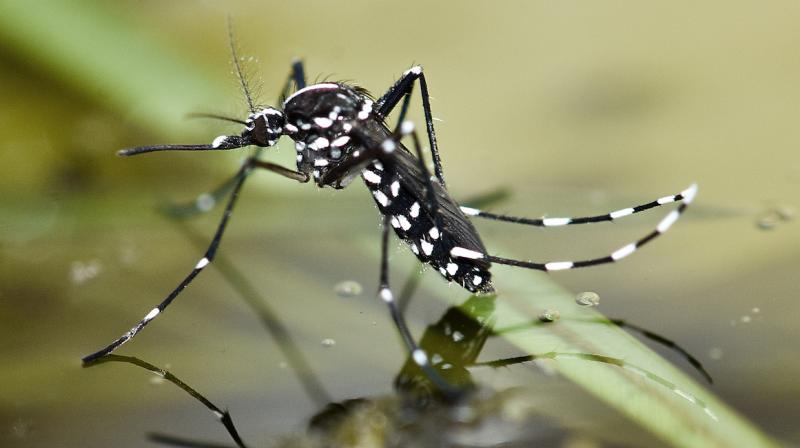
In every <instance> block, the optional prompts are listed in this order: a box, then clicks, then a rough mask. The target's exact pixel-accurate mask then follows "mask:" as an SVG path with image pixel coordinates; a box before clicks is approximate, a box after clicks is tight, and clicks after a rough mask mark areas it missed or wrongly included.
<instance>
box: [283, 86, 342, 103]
mask: <svg viewBox="0 0 800 448" xmlns="http://www.w3.org/2000/svg"><path fill="white" fill-rule="evenodd" d="M338 88H339V85H338V84H334V83H332V82H325V83H322V84H314V85H313V86H308V87H304V88H302V89H300V90H298V91H297V92H294V93H293V94H292V95H291V96H289V98H286V101H284V102H283V106H284V107H286V104H287V103H288V102H289V101H291V100H292V98H294V97H296V96H297V95H300V94H301V93H305V92H308V91H310V90H324V89H328V90H332V89H338Z"/></svg>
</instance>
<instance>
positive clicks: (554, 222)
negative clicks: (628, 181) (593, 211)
mask: <svg viewBox="0 0 800 448" xmlns="http://www.w3.org/2000/svg"><path fill="white" fill-rule="evenodd" d="M696 192H697V185H694V184H692V185H691V186H689V188H687V189H685V190H683V191H682V192H680V193H678V194H674V195H670V196H664V197H662V198H659V199H656V200H654V201H651V202H648V203H646V204H641V205H636V206H634V207H628V208H623V209H620V210H616V211H613V212H609V213H606V214H603V215H595V216H581V217H576V218H535V219H533V218H524V217H520V216H510V215H500V214H495V213H490V212H485V211H483V210H479V209H477V208H472V207H463V206H462V207H461V211H462V212H464V214H465V215H468V216H476V217H478V218H486V219H491V220H495V221H505V222H511V223H515V224H525V225H529V226H537V227H559V226H566V225H573V224H589V223H594V222H604V221H615V220H617V219H619V218H623V217H625V216H630V215H633V214H635V213H639V212H643V211H645V210H650V209H652V208H656V207H661V206H662V205H666V204H671V203H673V202H680V201H684V200H686V198H688V197H693V196H694V194H695V193H696Z"/></svg>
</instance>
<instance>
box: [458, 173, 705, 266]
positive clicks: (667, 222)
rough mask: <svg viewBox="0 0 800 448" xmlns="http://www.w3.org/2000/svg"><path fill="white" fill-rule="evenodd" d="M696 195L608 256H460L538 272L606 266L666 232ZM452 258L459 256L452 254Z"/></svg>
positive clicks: (687, 194) (690, 192) (692, 189)
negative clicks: (566, 258)
mask: <svg viewBox="0 0 800 448" xmlns="http://www.w3.org/2000/svg"><path fill="white" fill-rule="evenodd" d="M696 193H697V187H696V186H693V187H690V188H689V189H687V190H686V191H685V192H684V197H683V202H682V203H681V205H680V206H678V208H677V209H675V210H673V211H671V212H669V214H667V216H665V217H664V218H663V219H662V220H661V221H660V222H659V223H658V225H657V226H656V228H655V230H653V231H652V232H650V233H648V234H647V235H645V236H644V237H643V238H640V239H638V240H636V241H634V242H632V243H630V244H627V245H625V246H623V247H621V248H619V249H617V250H616V251H614V252H612V253H611V254H610V255H606V256H604V257H598V258H591V259H587V260H578V261H551V262H549V263H536V262H532V261H521V260H512V259H509V258H501V257H496V256H493V255H484V254H480V253H474V254H462V255H461V256H466V257H468V258H484V257H485V258H486V259H487V260H489V261H490V262H492V263H499V264H505V265H509V266H517V267H521V268H527V269H536V270H539V271H562V270H565V269H575V268H583V267H587V266H596V265H599V264H606V263H614V262H616V261H619V260H621V259H623V258H625V257H627V256H628V255H630V254H632V253H634V252H636V250H637V249H639V248H640V247H642V246H644V245H645V244H647V243H649V242H650V241H652V240H653V239H655V238H656V237H658V236H659V235H661V234H662V233H664V232H666V231H667V230H668V229H669V228H670V227H672V225H673V224H675V221H677V220H678V218H679V217H680V215H681V214H682V213H683V212H684V211H685V210H686V207H688V206H689V204H690V203H691V202H692V200H693V199H694V197H695V194H696ZM453 255H454V256H459V255H456V254H453Z"/></svg>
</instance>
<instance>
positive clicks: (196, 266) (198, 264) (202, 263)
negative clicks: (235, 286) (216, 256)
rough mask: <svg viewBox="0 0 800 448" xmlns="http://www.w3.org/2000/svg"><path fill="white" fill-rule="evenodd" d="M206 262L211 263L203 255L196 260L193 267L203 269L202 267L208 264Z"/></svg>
mask: <svg viewBox="0 0 800 448" xmlns="http://www.w3.org/2000/svg"><path fill="white" fill-rule="evenodd" d="M208 263H211V260H209V259H208V258H206V257H203V258H201V259H200V261H198V262H197V264H196V265H194V268H195V269H203V268H204V267H206V266H208Z"/></svg>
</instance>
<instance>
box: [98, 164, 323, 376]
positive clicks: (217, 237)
mask: <svg viewBox="0 0 800 448" xmlns="http://www.w3.org/2000/svg"><path fill="white" fill-rule="evenodd" d="M253 168H263V169H266V170H269V171H272V172H274V173H277V174H280V175H282V176H284V177H288V178H290V179H294V180H297V181H299V182H308V176H306V175H305V174H303V173H298V172H295V171H292V170H289V169H287V168H284V167H282V166H279V165H275V164H273V163H269V162H261V161H258V160H254V159H249V160H248V161H247V162H245V163H244V164H243V165H242V167H241V168H239V171H238V172H237V175H236V177H237V179H238V180H237V182H236V184H235V185H234V187H233V190H232V191H231V195H230V198H229V199H228V204H227V205H226V206H225V211H224V212H223V214H222V219H221V220H220V222H219V224H218V225H217V230H216V232H215V233H214V237H213V239H212V240H211V244H210V245H209V246H208V249H206V252H205V254H203V257H202V258H201V259H200V261H198V262H197V264H196V265H195V266H194V268H192V270H191V272H189V275H187V276H186V277H185V278H184V279H183V281H181V282H180V284H178V286H177V287H175V289H173V290H172V292H170V293H169V295H167V297H166V298H165V299H164V300H163V301H162V302H161V303H159V304H158V306H156V307H155V308H153V309H152V310H150V312H149V313H147V315H145V316H144V318H143V319H142V320H140V321H139V323H137V324H136V325H134V326H133V328H131V329H130V330H128V331H127V332H126V333H125V334H123V335H122V336H120V337H119V338H117V339H116V340H115V341H114V342H112V343H111V344H109V345H108V346H106V347H105V348H103V349H101V350H99V351H97V352H95V353H92V354H90V355H87V356H84V357H83V362H84V363H89V362H92V361H94V360H96V359H98V358H100V357H103V356H105V355H108V354H109V353H111V352H113V351H114V350H116V349H117V348H119V347H120V346H121V345H122V344H124V343H126V342H128V341H130V340H131V339H133V337H134V336H136V334H137V333H139V331H141V330H142V328H144V327H145V326H146V325H147V324H149V323H150V322H151V321H152V320H153V319H155V318H156V317H157V316H158V315H159V314H161V313H162V312H163V311H164V310H165V309H166V308H167V307H168V306H169V304H170V303H172V301H173V300H175V298H176V297H177V296H178V294H180V293H181V292H182V291H183V290H184V289H185V288H186V287H187V286H189V284H190V283H191V282H192V281H193V280H194V278H195V277H197V275H198V274H199V273H200V272H202V271H203V269H205V268H206V266H208V265H209V264H210V263H211V262H212V261H214V256H215V255H216V253H217V249H218V248H219V244H220V241H222V236H223V234H224V233H225V229H226V228H227V226H228V221H229V220H230V217H231V214H232V213H233V208H234V206H235V205H236V200H237V199H238V197H239V191H240V190H241V189H242V186H243V185H244V181H245V180H246V179H247V174H248V172H249V171H251V170H252V169H253Z"/></svg>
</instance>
